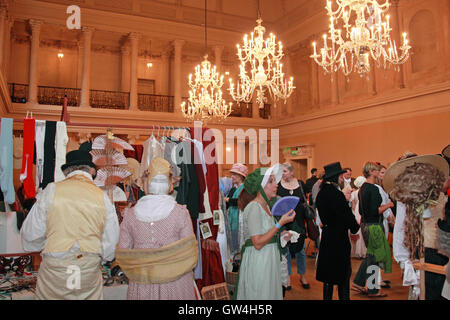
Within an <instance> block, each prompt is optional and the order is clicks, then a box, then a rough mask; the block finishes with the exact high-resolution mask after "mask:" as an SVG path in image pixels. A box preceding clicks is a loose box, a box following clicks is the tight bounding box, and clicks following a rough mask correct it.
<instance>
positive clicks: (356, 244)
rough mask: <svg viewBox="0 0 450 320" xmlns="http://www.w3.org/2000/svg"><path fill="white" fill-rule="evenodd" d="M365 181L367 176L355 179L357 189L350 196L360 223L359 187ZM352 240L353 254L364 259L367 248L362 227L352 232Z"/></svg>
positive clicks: (354, 212) (356, 217) (353, 209)
mask: <svg viewBox="0 0 450 320" xmlns="http://www.w3.org/2000/svg"><path fill="white" fill-rule="evenodd" d="M364 182H366V178H364V177H363V176H359V177H357V178H356V179H355V181H354V185H355V187H356V188H357V189H356V190H354V191H353V192H352V195H351V197H350V201H351V203H352V211H353V214H354V215H355V219H356V221H357V222H358V224H361V215H360V214H359V199H358V192H359V188H361V186H362V185H363V184H364ZM350 240H351V244H352V253H351V256H352V257H356V258H359V259H363V258H364V257H365V256H366V251H367V248H366V245H365V244H364V240H363V238H362V236H361V229H360V230H359V231H358V233H357V234H355V235H352V234H350Z"/></svg>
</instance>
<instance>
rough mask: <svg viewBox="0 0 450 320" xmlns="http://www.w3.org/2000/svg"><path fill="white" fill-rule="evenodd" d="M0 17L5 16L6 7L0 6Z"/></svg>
mask: <svg viewBox="0 0 450 320" xmlns="http://www.w3.org/2000/svg"><path fill="white" fill-rule="evenodd" d="M0 18H6V8H5V7H0Z"/></svg>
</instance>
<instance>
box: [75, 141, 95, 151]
mask: <svg viewBox="0 0 450 320" xmlns="http://www.w3.org/2000/svg"><path fill="white" fill-rule="evenodd" d="M78 150H83V151H87V152H91V151H92V142H90V141H86V142H83V143H82V144H81V145H80V147H79V148H78Z"/></svg>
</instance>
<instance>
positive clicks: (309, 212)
mask: <svg viewBox="0 0 450 320" xmlns="http://www.w3.org/2000/svg"><path fill="white" fill-rule="evenodd" d="M298 184H299V185H300V193H301V195H302V198H303V201H304V202H303V203H302V204H301V206H302V207H303V212H304V216H305V219H306V220H312V219H314V218H315V217H316V210H315V209H314V208H313V207H311V206H310V205H309V204H308V201H306V197H305V193H304V192H303V187H302V183H301V182H299V183H298Z"/></svg>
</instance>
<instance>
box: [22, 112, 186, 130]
mask: <svg viewBox="0 0 450 320" xmlns="http://www.w3.org/2000/svg"><path fill="white" fill-rule="evenodd" d="M32 115H33V113H31V116H32ZM27 116H28V113H27ZM14 122H18V123H23V119H14ZM66 125H67V126H75V127H101V128H120V129H145V130H152V132H153V131H154V130H156V129H158V130H161V129H163V130H170V129H171V130H186V131H187V132H189V133H190V129H189V128H188V127H175V126H159V125H158V126H155V125H151V126H138V125H128V124H115V125H113V126H112V125H110V124H104V123H95V124H93V123H87V122H71V121H69V122H66ZM163 132H164V131H163Z"/></svg>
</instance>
